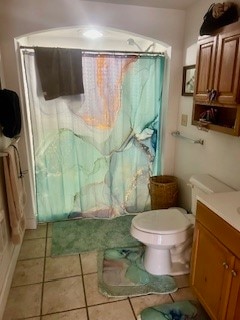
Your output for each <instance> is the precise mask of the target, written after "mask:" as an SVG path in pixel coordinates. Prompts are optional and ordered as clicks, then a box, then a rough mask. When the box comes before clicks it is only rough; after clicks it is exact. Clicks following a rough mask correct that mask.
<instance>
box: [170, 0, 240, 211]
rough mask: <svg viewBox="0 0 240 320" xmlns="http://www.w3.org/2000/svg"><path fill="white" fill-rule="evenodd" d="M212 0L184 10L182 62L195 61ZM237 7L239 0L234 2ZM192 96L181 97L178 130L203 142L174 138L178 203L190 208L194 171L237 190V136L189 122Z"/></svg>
mask: <svg viewBox="0 0 240 320" xmlns="http://www.w3.org/2000/svg"><path fill="white" fill-rule="evenodd" d="M211 3H212V0H199V1H196V3H195V4H194V5H193V6H192V7H191V8H189V9H188V10H187V16H186V26H185V39H184V59H183V65H191V64H195V62H196V41H197V39H198V36H199V29H200V26H201V24H202V21H203V16H204V14H205V13H206V12H207V10H208V8H209V6H210V4H211ZM235 3H237V4H238V5H239V6H240V1H239V0H238V1H235ZM192 107H193V99H192V97H185V96H182V97H181V98H180V108H179V117H178V130H179V131H180V132H181V133H182V134H184V135H185V136H187V137H190V138H193V139H200V138H201V139H204V145H203V146H201V145H198V144H196V145H195V144H190V143H188V142H186V141H183V140H180V139H178V140H177V141H176V156H175V169H174V172H175V174H176V175H177V176H178V177H179V179H180V186H181V204H182V206H184V207H186V208H187V209H190V205H191V203H190V199H191V198H190V196H191V193H190V191H191V189H190V188H189V187H188V186H187V182H188V179H189V177H190V176H191V175H192V174H194V173H208V174H210V175H212V176H214V177H216V178H217V179H219V180H221V181H223V182H225V183H226V184H228V185H229V186H231V187H233V188H234V189H237V190H240V138H238V137H233V136H229V135H226V134H223V133H218V132H214V131H208V132H203V131H200V130H198V129H197V128H196V126H193V125H191V117H192ZM182 114H186V115H188V123H187V126H186V127H185V126H182V125H181V115H182Z"/></svg>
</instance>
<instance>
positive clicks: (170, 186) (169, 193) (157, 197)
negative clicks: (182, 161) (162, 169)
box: [149, 175, 178, 210]
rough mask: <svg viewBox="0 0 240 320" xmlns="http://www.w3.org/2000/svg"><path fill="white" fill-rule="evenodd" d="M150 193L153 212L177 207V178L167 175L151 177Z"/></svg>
mask: <svg viewBox="0 0 240 320" xmlns="http://www.w3.org/2000/svg"><path fill="white" fill-rule="evenodd" d="M149 192H150V197H151V208H152V210H154V209H167V208H170V207H175V206H177V199H178V181H177V178H176V177H174V176H166V175H162V176H154V177H150V185H149Z"/></svg>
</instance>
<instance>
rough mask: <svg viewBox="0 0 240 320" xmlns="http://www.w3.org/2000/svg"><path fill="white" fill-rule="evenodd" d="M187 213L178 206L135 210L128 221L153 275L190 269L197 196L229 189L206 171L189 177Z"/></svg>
mask: <svg viewBox="0 0 240 320" xmlns="http://www.w3.org/2000/svg"><path fill="white" fill-rule="evenodd" d="M189 181H190V184H189V185H190V186H191V188H192V202H191V212H192V213H191V214H188V213H187V211H186V210H184V209H182V208H169V209H158V210H150V211H145V212H141V213H138V214H137V215H136V216H135V217H134V218H133V219H132V223H131V230H130V232H131V235H132V236H133V237H134V238H136V239H137V240H138V241H140V242H141V243H143V244H144V245H145V252H144V255H143V264H144V267H145V269H146V271H148V272H149V273H151V274H154V275H164V274H168V275H181V274H187V273H189V271H190V268H189V264H190V258H191V247H192V238H193V231H194V224H195V214H196V205H197V199H198V197H199V196H201V195H203V194H206V193H207V194H210V193H217V192H228V191H233V189H232V188H230V187H229V186H227V185H225V184H224V183H222V182H221V181H219V180H217V179H215V178H213V177H212V176H210V175H208V174H199V175H194V176H192V177H191V178H190V180H189Z"/></svg>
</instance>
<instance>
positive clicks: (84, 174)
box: [23, 52, 164, 222]
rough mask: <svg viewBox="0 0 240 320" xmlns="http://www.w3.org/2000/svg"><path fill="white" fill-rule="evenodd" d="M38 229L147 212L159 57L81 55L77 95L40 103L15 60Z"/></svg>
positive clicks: (29, 62)
mask: <svg viewBox="0 0 240 320" xmlns="http://www.w3.org/2000/svg"><path fill="white" fill-rule="evenodd" d="M23 64H24V72H25V83H26V86H25V87H26V90H27V94H26V97H27V99H28V105H29V115H30V120H31V130H32V138H33V150H34V162H35V163H34V165H35V185H36V202H37V215H38V220H39V221H40V222H44V221H45V222H46V221H59V220H66V219H71V218H78V217H94V218H114V217H117V216H119V215H123V214H126V213H136V212H141V211H144V210H148V209H150V196H149V190H148V181H149V176H152V175H156V174H159V173H160V172H161V167H160V155H161V97H162V86H163V77H164V57H163V56H160V55H154V56H151V55H143V56H140V55H129V54H128V55H120V54H119V55H116V54H98V55H96V54H86V55H83V57H82V73H83V83H84V94H79V95H74V96H65V97H59V98H56V99H54V100H48V101H45V99H44V96H43V93H42V90H41V86H40V81H39V76H38V70H37V68H36V64H35V57H34V53H33V52H26V53H23Z"/></svg>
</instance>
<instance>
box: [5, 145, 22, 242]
mask: <svg viewBox="0 0 240 320" xmlns="http://www.w3.org/2000/svg"><path fill="white" fill-rule="evenodd" d="M4 152H6V153H7V154H8V155H7V156H6V157H4V158H3V167H4V176H5V183H6V192H7V202H8V213H9V221H10V226H11V239H12V242H13V243H14V244H19V243H21V242H22V238H23V236H24V232H25V215H24V211H23V209H24V205H25V202H26V194H25V189H24V181H23V177H22V174H21V168H20V159H19V156H18V152H17V148H16V146H14V145H10V146H9V147H8V148H7V149H6V150H4Z"/></svg>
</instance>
